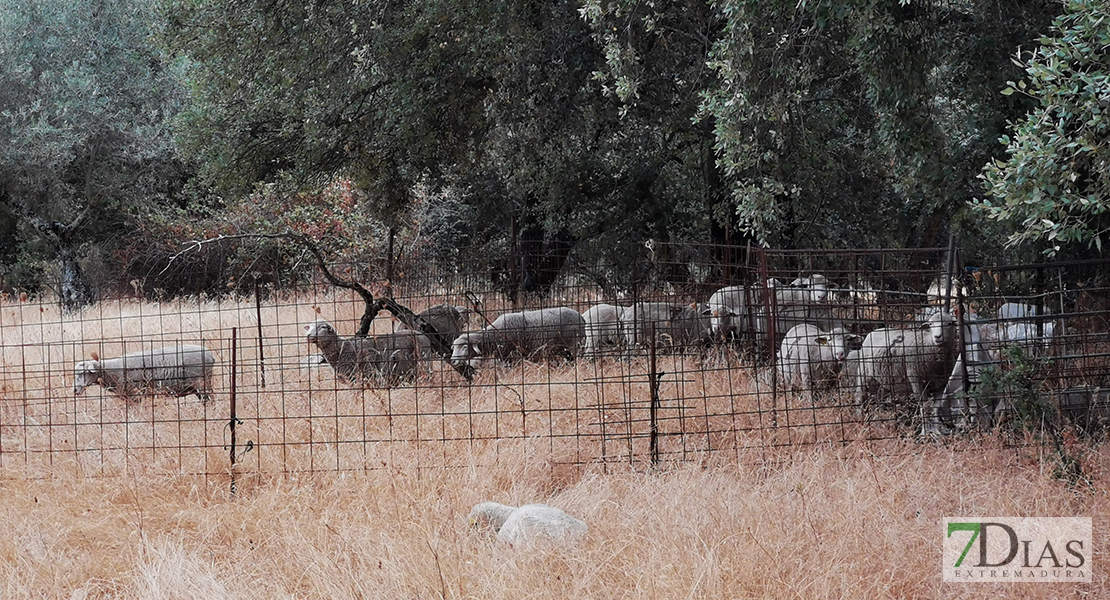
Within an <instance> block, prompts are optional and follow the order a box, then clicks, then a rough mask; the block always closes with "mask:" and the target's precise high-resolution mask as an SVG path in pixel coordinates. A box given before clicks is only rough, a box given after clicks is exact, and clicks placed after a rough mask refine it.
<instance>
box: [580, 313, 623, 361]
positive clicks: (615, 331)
mask: <svg viewBox="0 0 1110 600" xmlns="http://www.w3.org/2000/svg"><path fill="white" fill-rule="evenodd" d="M624 311H625V308H624V307H623V306H615V305H612V304H604V303H602V304H596V305H594V306H591V307H590V308H588V309H586V311H585V312H583V313H582V321H583V322H584V323H585V326H586V347H585V350H583V354H584V355H585V356H588V357H591V358H593V357H597V356H598V355H600V354H601V352H602V350H603V349H604V348H605V347H606V346H609V347H619V346H620V345H621V344H622V343H623V341H624V339H623V336H622V335H621V315H622V314H624Z"/></svg>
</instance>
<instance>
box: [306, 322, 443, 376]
mask: <svg viewBox="0 0 1110 600" xmlns="http://www.w3.org/2000/svg"><path fill="white" fill-rule="evenodd" d="M304 330H305V337H306V338H307V339H308V341H310V342H313V343H315V344H316V347H317V348H319V349H320V353H321V354H323V355H324V358H325V359H326V360H327V362H328V364H329V365H331V367H332V369H334V370H335V372H336V374H337V375H339V376H340V377H341V378H342V379H344V380H346V381H349V382H352V383H355V382H367V381H370V380H372V379H375V378H377V379H381V380H383V381H384V382H385V384H386V385H392V384H395V383H398V382H400V381H401V380H402V379H408V378H412V377H414V376H415V374H416V369H417V365H419V364H420V362H421V361H422V360H423V359H424V357H425V356H429V353H430V352H431V342H430V341H429V340H428V338H427V337H426V336H425V335H424V334H422V333H419V332H415V331H407V330H399V331H396V332H394V333H387V334H384V335H379V336H372V337H355V338H347V339H341V338H340V337H339V334H338V333H336V331H335V328H334V327H332V326H331V324H330V323H328V322H327V321H324V320H319V321H316V322H315V323H312V324H309V325H305V327H304Z"/></svg>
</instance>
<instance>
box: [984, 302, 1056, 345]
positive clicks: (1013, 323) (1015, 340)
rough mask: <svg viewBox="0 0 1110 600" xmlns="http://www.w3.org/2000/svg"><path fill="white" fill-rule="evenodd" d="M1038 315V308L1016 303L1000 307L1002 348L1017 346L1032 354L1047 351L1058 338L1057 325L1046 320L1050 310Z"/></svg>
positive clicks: (1008, 303) (1007, 303) (1000, 340)
mask: <svg viewBox="0 0 1110 600" xmlns="http://www.w3.org/2000/svg"><path fill="white" fill-rule="evenodd" d="M1038 313H1039V311H1038V309H1037V307H1036V306H1029V305H1026V304H1019V303H1016V302H1006V303H1005V304H1003V305H1002V306H1000V307H999V309H998V320H999V321H998V325H999V331H1000V335H999V343H1000V344H1001V345H1002V346H1008V345H1011V344H1017V345H1018V346H1021V347H1022V348H1023V349H1025V350H1028V351H1029V352H1030V353H1032V354H1039V353H1041V352H1043V351H1046V350H1047V349H1048V347H1049V346H1050V345H1051V344H1052V340H1053V339H1054V338H1055V337H1056V323H1055V321H1051V320H1046V319H1045V316H1046V315H1047V314H1049V311H1048V310H1045V311H1044V313H1043V314H1038ZM1038 321H1040V323H1039V324H1038Z"/></svg>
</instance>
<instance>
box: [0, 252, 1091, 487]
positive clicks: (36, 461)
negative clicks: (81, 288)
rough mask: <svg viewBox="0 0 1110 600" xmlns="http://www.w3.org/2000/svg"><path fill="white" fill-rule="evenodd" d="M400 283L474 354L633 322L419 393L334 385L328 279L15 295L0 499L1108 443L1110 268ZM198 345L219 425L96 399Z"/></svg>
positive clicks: (607, 275) (436, 370)
mask: <svg viewBox="0 0 1110 600" xmlns="http://www.w3.org/2000/svg"><path fill="white" fill-rule="evenodd" d="M389 262H390V264H389V265H388V272H389V273H390V276H391V278H390V280H388V281H386V280H384V279H383V280H381V281H377V282H374V284H373V285H371V284H366V282H364V284H366V285H367V287H368V288H369V289H370V290H371V291H373V293H374V294H375V295H376V296H377V295H389V296H391V297H392V299H393V300H394V301H396V302H397V303H398V304H401V305H403V306H405V307H408V308H410V309H411V310H412V311H414V312H417V313H419V312H421V311H425V310H427V309H429V308H431V307H436V306H442V305H446V306H450V307H454V309H453V310H458V311H459V312H460V314H461V316H462V323H460V329H461V331H470V332H475V331H479V330H481V329H483V328H485V327H487V326H489V324H490V322H492V321H494V320H495V319H496V318H497V317H498V316H500V315H502V314H505V313H512V312H517V311H523V310H536V309H541V308H554V307H569V308H571V309H573V310H574V311H576V312H578V313H585V312H587V311H588V310H590V309H591V307H596V306H597V305H599V304H608V305H611V306H613V307H619V309H618V311H617V312H622V313H623V316H618V317H615V318H613V319H615V320H605V319H602V320H601V321H598V323H601V324H600V325H598V326H597V327H596V328H594V327H585V326H584V327H585V328H584V329H583V330H582V331H583V332H584V334H579V335H581V336H582V337H581V338H575V340H576V345H575V347H574V348H573V353H572V354H573V356H564V355H562V353H560V352H554V351H552V350H554V349H557V348H555V346H557V344H548V345H547V346H542V347H540V348H532V347H528V346H527V344H523V343H520V342H519V341H518V342H517V343H514V344H513V345H512V346H511V347H510V349H509V350H507V351H505V356H502V357H495V356H490V352H489V351H487V352H485V353H484V354H483V356H481V357H476V358H474V359H473V364H474V365H475V366H476V368H475V372H474V375H473V377H472V379H470V380H468V379H467V378H466V377H464V376H463V375H462V374H461V372H460V371H462V369H459V368H458V367H457V366H456V365H452V364H451V363H450V362H449V359H450V356H447V355H444V354H443V352H442V350H439V351H437V349H436V348H435V347H434V346H432V345H427V344H425V345H423V346H421V345H420V344H417V347H416V349H415V350H413V351H412V354H413V356H412V358H413V365H412V366H413V368H412V372H411V373H410V372H408V371H407V370H406V368H404V367H402V368H398V367H397V364H398V361H399V360H401V358H403V357H405V356H408V354H405V352H406V351H405V350H404V348H398V347H397V346H390V347H389V350H387V351H385V352H384V354H383V353H379V354H377V355H375V356H376V358H367V357H366V356H360V357H356V358H355V359H353V360H355V361H356V362H358V361H363V362H364V363H365V361H367V360H377V361H379V362H378V363H376V366H375V367H374V368H372V369H370V372H371V376H369V377H365V378H363V377H345V376H343V375H341V374H337V372H336V369H335V368H334V366H333V365H332V364H329V363H328V362H327V360H326V359H322V358H321V349H320V348H318V347H317V346H316V345H314V344H313V343H312V342H311V341H309V339H308V337H307V336H306V327H307V326H310V325H312V324H314V323H317V322H318V321H326V322H327V323H329V324H330V325H331V326H332V327H334V329H335V330H336V331H337V332H338V335H339V337H340V338H344V339H346V338H351V337H352V336H353V334H354V332H355V331H356V329H357V328H358V326H359V320H360V317H362V315H363V313H364V310H365V303H364V301H363V298H361V297H360V296H359V295H357V294H355V293H353V292H350V291H349V290H344V289H339V288H335V287H332V286H330V285H328V284H326V283H324V282H320V283H317V284H313V285H308V286H304V287H301V288H298V289H285V290H276V289H272V288H269V287H267V286H265V285H260V286H256V288H255V293H254V294H247V295H244V296H238V297H234V298H219V299H208V298H204V297H193V298H175V299H169V300H152V299H144V298H138V297H118V298H112V299H102V300H101V301H99V302H97V303H95V304H93V305H91V306H88V307H86V308H84V309H81V310H78V311H73V312H63V311H62V310H61V309H60V307H59V306H58V304H57V303H56V302H55V301H54V300H53V299H52V298H49V297H44V298H27V297H26V296H21V295H18V294H5V295H3V297H2V298H0V362H2V367H3V368H2V373H0V477H13V476H20V477H23V476H27V474H28V473H31V474H33V473H35V472H37V471H36V470H37V469H42V468H45V467H50V468H51V469H52V471H51V472H57V470H58V467H61V470H62V471H63V472H64V471H66V470H68V469H72V470H73V472H76V473H79V474H82V475H86V476H116V475H122V474H126V473H128V472H130V471H132V470H135V469H143V470H148V469H151V468H155V469H162V470H165V471H167V472H172V473H180V474H185V475H200V476H204V477H214V476H216V477H222V476H227V475H228V474H229V473H232V474H234V473H240V474H257V475H260V476H279V477H280V476H289V475H291V474H298V473H310V472H334V471H359V470H366V469H378V468H386V467H387V464H388V460H387V459H386V458H383V457H388V456H389V452H390V449H391V448H395V447H397V446H405V447H406V448H411V449H415V450H417V451H418V454H419V456H421V459H420V460H421V461H423V462H422V464H423V465H426V466H428V467H435V468H444V467H447V468H450V467H468V466H473V460H474V458H473V457H474V455H475V454H476V451H477V450H482V449H487V448H489V447H495V446H496V445H498V444H500V443H503V442H505V441H512V440H530V441H533V442H534V441H536V440H539V441H541V442H542V445H543V446H544V447H545V448H546V452H547V456H546V457H543V458H544V459H545V460H546V461H548V463H549V464H550V465H551V466H552V468H553V469H570V470H582V469H598V468H600V469H608V468H610V467H614V466H617V465H620V467H621V468H628V467H627V466H628V465H631V466H632V467H633V468H645V467H647V466H649V465H653V464H660V463H663V464H665V463H673V462H688V461H697V462H700V463H703V464H716V463H730V462H732V463H734V462H735V461H736V460H737V459H738V458H739V457H740V454H741V453H742V452H743V453H745V454H746V453H748V452H750V451H751V450H753V449H754V450H756V451H760V452H775V451H776V450H781V449H788V450H789V449H794V448H805V447H810V446H812V445H820V444H838V445H844V446H851V445H853V444H856V443H858V442H866V444H865V450H864V451H866V452H875V451H879V452H881V451H882V448H883V442H884V441H886V440H894V441H904V440H906V439H907V438H911V439H912V438H919V437H923V436H930V437H931V436H954V435H976V432H977V431H982V430H985V429H991V428H1006V427H1011V428H1013V427H1017V426H1020V425H1022V423H1023V419H1029V418H1032V416H1034V415H1036V416H1037V418H1040V419H1042V421H1043V420H1044V419H1045V415H1048V419H1049V421H1050V423H1049V425H1048V426H1050V427H1055V428H1059V427H1075V428H1078V429H1079V430H1081V431H1082V432H1084V433H1085V434H1088V435H1102V433H1101V432H1102V429H1103V427H1104V425H1105V422H1106V419H1107V418H1110V408H1108V401H1107V395H1108V392H1107V387H1106V386H1107V385H1108V376H1110V339H1108V335H1110V333H1108V332H1110V290H1108V289H1107V284H1106V280H1105V275H1104V274H1105V273H1106V266H1107V261H1102V260H1090V261H1078V262H1070V263H1044V264H1036V265H995V266H983V265H980V266H968V265H964V264H961V262H960V260H959V254H958V252H954V251H953V249H940V248H937V249H918V250H845V251H825V250H822V251H813V250H793V251H771V250H760V249H752V248H736V247H711V246H675V247H667V246H662V245H661V246H658V247H654V246H653V247H650V248H645V249H644V251H643V253H642V256H638V257H636V261H635V262H634V264H633V266H632V267H631V268H622V267H619V266H614V265H604V264H591V265H586V264H583V263H582V262H581V261H580V260H576V259H575V258H574V257H573V256H572V257H571V259H570V260H569V261H568V262H567V263H566V264H565V265H562V266H561V267H560V269H559V270H558V271H557V272H555V273H552V274H550V276H548V277H546V280H545V283H543V284H542V285H533V286H529V285H528V281H527V280H528V278H529V277H534V276H535V274H534V273H531V274H530V273H529V271H528V268H527V266H526V265H523V266H522V265H521V262H520V261H519V260H517V261H510V262H511V264H510V265H509V268H508V269H506V268H505V265H504V263H501V264H500V265H478V266H476V267H475V268H474V269H473V270H472V271H470V272H467V271H464V270H461V269H458V268H457V267H455V268H450V269H440V268H435V267H434V266H432V265H427V264H421V263H420V262H419V261H410V262H405V261H403V260H401V259H396V260H394V259H390V260H389ZM334 270H335V271H336V272H338V273H343V272H359V273H365V272H366V271H367V269H366V268H365V265H360V266H357V267H350V268H347V267H345V266H342V265H337V266H335V267H334ZM722 288H724V290H722ZM135 289H136V290H137V291H138V290H139V289H140V286H135ZM729 290H731V292H729ZM722 298H723V299H724V300H722ZM730 298H731V300H729V299H730ZM729 302H731V304H729ZM594 311H595V312H597V311H598V309H596V308H595V309H594ZM938 312H940V313H945V314H950V315H952V319H953V322H954V323H955V324H954V325H953V326H952V328H951V331H953V332H954V333H952V335H954V336H955V337H954V338H953V340H954V342H953V343H954V344H955V345H954V346H952V348H953V349H954V354H950V355H948V356H947V357H945V358H943V359H940V360H939V362H937V360H938V359H937V358H936V354H937V349H936V348H930V347H929V343H930V342H935V343H936V344H938V345H940V346H942V345H943V344H942V342H943V339H942V338H943V333H938V334H937V336H938V337H937V338H935V339H934V338H933V337H932V336H933V334H934V333H935V332H936V331H937V330H936V329H930V328H929V319H930V315H933V314H935V313H938ZM935 320H936V319H935V318H934V321H935ZM940 320H942V321H943V319H940ZM802 324H806V325H808V327H811V328H812V329H806V328H804V327H803V328H802V329H798V330H795V328H794V326H795V325H802ZM560 327H562V325H561V326H560ZM404 329H405V326H404V325H403V324H402V323H401V322H400V321H399V320H398V319H397V318H395V317H392V316H391V315H390V314H389V313H387V312H382V313H380V314H378V316H377V317H376V318H375V319H374V320H373V322H372V328H371V331H370V336H369V339H371V340H381V339H385V336H390V335H393V336H394V338H397V336H398V335H399V336H400V337H405V336H408V337H409V338H412V337H413V336H415V335H416V334H403V333H402V334H398V333H397V332H400V331H403V330H404ZM940 331H942V332H943V330H940ZM796 332H800V333H796ZM534 333H535V332H531V333H530V335H531V334H534ZM502 335H503V337H506V336H507V337H511V335H510V334H507V333H506V334H502ZM542 335H546V334H541V337H542ZM883 336H885V337H883ZM450 337H451V338H453V337H454V334H451V336H450ZM875 340H880V341H878V342H876V341H875ZM908 340H909V341H908ZM914 340H916V341H914ZM181 344H196V345H201V346H204V347H205V348H207V349H208V350H209V351H211V353H212V354H213V355H214V357H215V359H216V364H215V366H214V368H213V369H212V373H211V381H210V384H209V389H208V390H207V391H208V392H209V394H208V395H209V396H210V399H209V400H208V401H207V402H205V401H204V399H203V398H202V396H204V394H203V393H191V392H192V391H193V390H192V389H191V388H192V387H198V386H195V385H189V386H185V387H188V388H190V389H184V390H183V389H180V388H181V387H182V386H180V385H177V383H174V381H172V379H173V377H177V376H179V375H180V374H179V375H173V373H177V372H175V371H172V369H171V370H169V371H160V372H159V373H160V374H161V375H154V376H153V377H154V379H155V380H157V379H158V378H159V377H161V378H162V379H166V380H168V381H162V382H161V383H162V384H163V385H165V386H167V388H168V389H167V388H163V389H157V388H155V389H139V390H137V391H134V392H133V393H129V394H128V393H123V392H125V391H127V390H124V389H122V388H121V387H117V388H116V389H115V390H112V389H109V386H108V385H105V383H106V380H105V379H104V378H103V377H101V379H100V384H97V383H95V382H92V383H91V384H90V385H88V386H87V387H86V388H85V389H83V390H81V393H79V394H76V393H75V384H76V383H77V379H78V378H79V377H81V375H80V369H81V368H87V365H88V363H85V362H83V361H89V360H92V359H94V358H95V359H99V360H100V363H101V364H102V365H109V364H112V363H111V362H110V361H109V359H112V358H117V357H121V356H124V355H127V354H130V353H135V352H148V353H149V352H150V351H151V350H153V349H156V348H162V347H175V346H178V345H181ZM876 344H880V345H876ZM379 346H380V344H379ZM922 347H924V348H925V349H923V350H921V352H922V354H920V355H915V354H914V351H913V349H914V348H917V349H921V348H922ZM799 348H800V350H799ZM899 349H901V350H899ZM451 350H452V348H448V350H447V351H448V352H450V351H451ZM453 350H454V351H455V352H456V353H457V352H459V344H457V343H456V344H454V348H453ZM533 350H537V351H536V352H533ZM822 352H824V354H821V353H822ZM830 352H831V354H829V353H830ZM522 354H523V355H524V356H522ZM799 356H801V357H802V358H798V357H799ZM179 358H180V357H179ZM456 358H460V357H459V356H456ZM146 360H148V361H149V360H153V359H150V358H149V357H148V358H147V359H146ZM930 361H934V362H937V364H939V365H942V367H938V366H937V365H935V364H933V363H931V362H930ZM171 362H173V360H172V359H171ZM82 365H84V367H82ZM382 365H387V366H388V367H387V368H386V369H385V370H382ZM892 365H894V366H892ZM923 365H924V366H923ZM930 365H932V366H930ZM75 369H76V371H75ZM390 369H393V370H392V371H391V370H390ZM930 369H932V371H930ZM941 369H942V370H943V372H940V370H941ZM131 370H132V372H134V371H135V369H131ZM139 371H142V369H139ZM861 372H862V375H861ZM143 373H144V375H143V376H144V377H148V378H150V377H152V376H151V375H150V372H149V371H143ZM375 373H376V375H375ZM907 373H911V375H910V376H907V375H906V374H907ZM912 373H918V375H920V377H918V378H917V379H915V377H914V376H913V375H912ZM185 375H186V376H187V377H189V376H191V375H189V374H188V373H186V374H185ZM92 379H94V380H95V379H96V377H93V378H92ZM915 382H916V384H917V385H915ZM921 382H924V383H923V384H922V383H921ZM189 383H190V384H192V383H195V382H192V380H190V382H189ZM920 385H924V387H923V388H921V389H918V387H919V386H920ZM861 386H862V388H861ZM199 387H202V388H203V387H204V386H203V385H200V386H199ZM198 391H199V392H203V391H205V390H203V389H201V390H198ZM177 392H185V393H184V394H183V395H180V396H178V395H177ZM1038 411H1039V412H1038ZM1041 426H1042V427H1043V426H1044V425H1043V424H1042V425H1041ZM1015 439H1019V436H1015ZM1026 439H1027V438H1026ZM891 447H892V448H893V447H895V446H894V445H893V444H892V445H891ZM746 455H747V454H746ZM233 476H234V475H233Z"/></svg>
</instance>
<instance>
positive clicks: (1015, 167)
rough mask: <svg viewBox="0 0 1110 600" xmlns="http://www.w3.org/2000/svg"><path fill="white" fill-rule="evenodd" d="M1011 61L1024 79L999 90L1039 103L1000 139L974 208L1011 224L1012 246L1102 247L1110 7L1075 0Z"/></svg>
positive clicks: (1109, 199)
mask: <svg viewBox="0 0 1110 600" xmlns="http://www.w3.org/2000/svg"><path fill="white" fill-rule="evenodd" d="M1040 44H1041V45H1040V47H1039V48H1037V49H1036V50H1033V51H1032V52H1031V53H1029V54H1028V55H1027V56H1026V57H1025V58H1022V57H1021V56H1020V55H1019V56H1018V58H1016V59H1015V61H1016V62H1018V63H1019V64H1021V65H1022V66H1023V67H1024V69H1025V74H1026V77H1027V79H1022V80H1018V81H1017V82H1016V83H1014V82H1012V81H1011V82H1008V83H1009V86H1008V87H1006V88H1005V90H1003V92H1002V93H1003V94H1006V95H1011V94H1018V95H1027V96H1029V97H1031V98H1033V99H1035V100H1036V101H1037V105H1036V107H1035V108H1034V109H1033V110H1031V111H1030V112H1029V114H1028V115H1027V116H1026V118H1025V119H1024V120H1023V121H1021V122H1020V123H1017V124H1016V125H1015V126H1014V129H1013V134H1012V136H1009V135H1007V136H1003V137H1002V140H1001V141H1002V143H1003V144H1005V145H1006V154H1007V156H1006V158H1005V159H1004V160H1003V159H996V160H994V161H992V162H991V163H990V164H988V165H987V167H986V169H985V171H984V173H983V178H984V181H985V186H986V189H987V193H988V194H989V197H988V198H985V199H983V200H981V201H979V202H978V203H977V208H978V209H979V210H981V211H982V212H983V213H984V214H985V215H987V216H988V217H990V218H992V219H996V220H1000V221H1005V222H1008V223H1012V224H1014V225H1015V230H1014V233H1013V234H1012V235H1010V237H1009V240H1008V243H1009V244H1010V245H1018V244H1023V243H1037V244H1043V245H1044V247H1045V252H1046V253H1048V254H1056V253H1058V252H1061V251H1062V250H1064V249H1065V248H1074V247H1077V246H1078V247H1088V248H1089V247H1092V246H1093V247H1095V248H1097V249H1098V251H1099V252H1101V251H1102V244H1103V236H1105V235H1106V233H1107V232H1108V231H1110V212H1108V210H1110V176H1108V175H1107V165H1108V164H1110V147H1108V142H1110V121H1108V109H1110V52H1108V51H1107V47H1108V46H1110V8H1108V7H1107V5H1106V3H1105V2H1102V1H1099V0H1069V2H1068V3H1067V11H1066V13H1065V14H1063V15H1061V16H1060V17H1058V18H1057V19H1056V20H1055V21H1054V23H1053V34H1052V35H1049V36H1045V37H1043V38H1041V40H1040Z"/></svg>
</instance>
